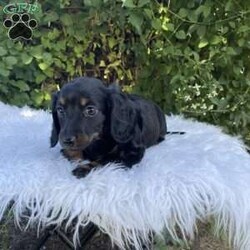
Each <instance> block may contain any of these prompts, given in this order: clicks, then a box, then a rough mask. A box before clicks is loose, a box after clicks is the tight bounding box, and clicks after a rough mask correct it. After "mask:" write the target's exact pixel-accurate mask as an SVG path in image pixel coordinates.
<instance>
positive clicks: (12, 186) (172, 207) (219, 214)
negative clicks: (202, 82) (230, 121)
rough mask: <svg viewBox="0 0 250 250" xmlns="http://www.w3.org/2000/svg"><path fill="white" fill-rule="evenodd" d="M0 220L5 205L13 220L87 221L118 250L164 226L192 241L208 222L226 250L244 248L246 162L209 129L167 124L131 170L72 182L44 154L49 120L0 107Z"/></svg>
mask: <svg viewBox="0 0 250 250" xmlns="http://www.w3.org/2000/svg"><path fill="white" fill-rule="evenodd" d="M0 119H1V120H0V148H1V150H0V219H1V217H2V215H3V213H4V211H5V209H6V208H7V205H8V203H9V202H10V201H11V200H15V204H14V206H13V211H14V214H15V217H16V218H17V219H19V218H20V216H21V215H22V213H23V212H24V211H25V208H27V207H28V208H30V209H31V211H32V213H31V215H30V219H29V222H30V223H33V222H40V224H43V225H48V224H50V223H56V224H60V223H61V222H62V221H63V220H65V219H66V221H68V224H70V223H71V221H72V219H74V218H75V217H78V224H77V226H76V229H75V240H76V238H77V232H78V229H79V228H78V227H79V226H81V225H84V224H86V223H88V222H89V221H93V222H94V223H96V224H97V225H98V226H99V227H100V228H102V230H104V231H105V232H107V233H108V234H109V235H110V237H111V239H112V240H114V241H115V243H117V244H118V245H120V246H121V247H123V246H124V243H128V242H129V243H131V242H132V243H134V244H135V247H136V248H137V249H140V243H139V241H138V237H139V236H140V237H142V238H143V237H145V238H146V237H147V235H148V233H149V232H150V231H154V232H156V233H157V234H160V233H161V232H162V230H163V229H164V227H166V228H167V229H168V230H169V232H170V233H171V234H172V235H173V236H175V228H176V227H175V226H176V225H178V226H179V228H180V230H181V232H183V234H185V235H188V236H192V235H193V233H194V230H195V223H196V221H197V219H206V218H208V217H211V216H212V217H214V218H215V220H216V223H217V229H218V230H219V229H221V228H222V229H224V230H225V231H226V232H227V233H228V236H229V239H230V240H231V242H232V243H233V245H234V247H235V248H237V249H241V250H243V249H244V250H249V249H250V156H249V154H248V153H247V152H246V151H245V149H244V145H243V143H242V142H241V141H240V140H239V139H237V138H234V137H231V136H228V135H225V134H223V133H222V132H221V130H220V129H219V128H217V127H214V126H211V125H207V124H204V123H199V122H196V121H193V120H187V119H184V118H182V117H178V116H172V117H168V119H167V121H168V129H169V130H172V131H186V134H185V135H171V136H170V135H169V136H167V137H166V140H165V141H163V142H162V143H161V144H159V145H157V146H154V147H151V148H150V149H148V150H147V152H146V154H145V156H144V158H143V160H142V161H141V163H139V164H138V165H137V166H134V167H133V168H132V169H131V170H129V171H125V170H122V169H116V167H117V166H116V165H114V164H111V165H109V166H106V167H104V168H100V169H98V170H95V171H93V172H91V173H90V174H89V175H88V176H87V177H86V178H83V179H76V178H75V177H74V176H73V175H72V174H71V171H72V169H73V168H74V166H73V165H72V164H71V163H69V162H68V161H67V160H66V159H64V158H63V156H61V154H60V147H59V146H57V147H56V148H53V149H51V148H50V146H49V137H50V130H51V122H52V121H51V116H50V114H49V113H47V112H44V111H33V110H31V109H29V108H22V109H19V108H16V107H11V106H8V105H4V104H2V103H0Z"/></svg>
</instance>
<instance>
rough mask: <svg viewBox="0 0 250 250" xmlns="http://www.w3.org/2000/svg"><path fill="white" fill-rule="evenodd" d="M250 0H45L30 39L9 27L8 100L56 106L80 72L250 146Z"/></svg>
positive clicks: (4, 91) (5, 58)
mask: <svg viewBox="0 0 250 250" xmlns="http://www.w3.org/2000/svg"><path fill="white" fill-rule="evenodd" d="M248 5H249V4H248V3H247V1H244V0H240V1H233V0H227V1H226V0H222V1H220V2H218V1H212V0H210V1H209V0H206V1H205V0H204V1H197V0H191V1H188V3H185V4H183V1H181V0H173V1H162V3H161V1H156V0H123V1H122V0H116V1H115V0H84V1H82V0H81V1H80V0H60V1H51V0H45V1H43V4H42V6H41V9H42V10H41V11H40V12H39V13H36V14H35V15H34V17H35V19H36V20H37V21H38V27H37V28H36V29H35V30H34V34H33V40H31V41H26V42H23V41H17V42H14V41H10V40H9V38H8V37H7V30H6V29H5V28H4V27H3V26H1V25H0V32H1V34H6V35H5V36H2V38H1V41H0V56H1V59H0V76H1V80H0V99H1V100H2V101H4V102H8V103H11V104H15V105H19V106H20V105H24V104H28V105H30V106H33V107H35V108H48V107H49V101H50V94H51V92H53V91H54V90H56V89H57V88H60V86H62V85H63V84H64V83H65V82H67V81H69V80H70V79H72V78H74V77H75V76H79V75H89V76H98V77H99V78H101V79H103V80H104V81H107V82H113V81H118V82H119V83H120V84H121V85H122V86H123V88H124V89H125V90H126V91H133V92H137V93H140V94H142V95H144V96H145V97H148V98H150V99H153V100H154V101H156V102H157V103H158V104H159V105H160V106H161V107H162V108H163V109H164V110H165V112H167V113H183V114H184V115H187V116H191V117H196V118H198V119H200V120H203V121H208V122H211V123H214V124H218V125H222V126H223V127H224V128H225V129H226V130H227V131H229V132H231V133H241V134H242V135H243V136H244V137H245V139H246V140H247V141H248V142H250V132H249V131H250V73H249V49H250V43H249V41H250V32H249V31H250V28H249V27H250V22H249V20H250V19H249V14H250V11H249V6H248Z"/></svg>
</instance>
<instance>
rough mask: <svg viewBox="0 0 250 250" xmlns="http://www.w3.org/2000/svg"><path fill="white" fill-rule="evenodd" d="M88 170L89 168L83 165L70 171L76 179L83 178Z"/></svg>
mask: <svg viewBox="0 0 250 250" xmlns="http://www.w3.org/2000/svg"><path fill="white" fill-rule="evenodd" d="M89 172H90V168H85V167H83V166H80V167H77V168H75V169H74V170H73V171H72V174H73V175H74V176H75V177H77V178H78V179H80V178H84V177H85V176H86V175H87V174H88V173H89Z"/></svg>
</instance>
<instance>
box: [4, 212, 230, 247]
mask: <svg viewBox="0 0 250 250" xmlns="http://www.w3.org/2000/svg"><path fill="white" fill-rule="evenodd" d="M4 218H5V219H4V220H3V221H2V222H1V223H0V250H35V247H36V246H37V234H36V230H35V229H28V230H27V231H25V232H24V231H21V230H20V229H19V228H18V227H17V226H15V224H14V220H13V217H12V216H11V215H9V216H5V217H4ZM198 230H199V235H198V236H197V237H196V238H195V240H194V241H190V244H189V245H188V246H187V245H186V244H184V242H182V241H180V242H179V243H176V242H173V241H171V239H167V240H166V242H164V241H162V240H158V239H155V240H154V245H153V246H152V247H151V249H150V250H231V248H229V247H228V246H227V245H226V243H225V241H223V240H219V239H217V238H215V237H214V236H213V235H212V233H211V232H210V231H211V228H210V225H209V224H200V225H199V226H198ZM42 235H43V233H41V234H40V237H41V236H42ZM68 236H69V237H70V238H71V237H72V234H71V233H70V232H69V233H68ZM69 249H70V248H69V247H68V246H67V245H66V244H65V243H63V242H62V241H61V239H60V238H59V237H58V235H56V234H54V235H52V236H51V237H50V238H49V239H48V241H47V242H46V244H45V245H44V246H43V247H42V248H41V250H69ZM80 249H84V250H119V248H118V247H112V244H111V241H110V239H109V237H108V236H107V235H105V234H103V233H101V232H100V231H98V232H97V233H95V235H94V236H93V238H92V239H91V240H90V241H89V242H88V243H87V245H86V246H85V247H81V248H79V249H78V250H80ZM128 250H132V248H130V249H128Z"/></svg>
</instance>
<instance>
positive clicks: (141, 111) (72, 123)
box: [50, 77, 167, 177]
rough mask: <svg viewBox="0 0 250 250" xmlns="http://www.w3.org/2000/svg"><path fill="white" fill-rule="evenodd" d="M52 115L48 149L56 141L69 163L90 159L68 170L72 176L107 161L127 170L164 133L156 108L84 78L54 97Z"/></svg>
mask: <svg viewBox="0 0 250 250" xmlns="http://www.w3.org/2000/svg"><path fill="white" fill-rule="evenodd" d="M52 116H53V128H52V133H51V138H50V140H51V141H50V142H51V147H54V146H55V145H56V144H57V142H58V141H59V142H60V144H61V146H62V152H63V154H64V155H65V156H66V157H67V158H68V159H69V160H83V159H87V160H89V161H90V163H89V164H84V165H81V166H79V167H77V168H76V169H75V170H74V171H73V174H74V175H76V176H77V177H83V176H85V175H86V174H87V173H88V172H89V171H90V169H91V168H93V167H94V166H96V165H98V164H106V163H108V162H118V163H122V164H124V165H125V166H126V167H131V166H132V165H133V164H136V163H138V162H139V161H140V160H141V159H142V157H143V155H144V152H145V149H146V148H148V147H150V146H152V145H155V144H157V143H159V142H160V141H162V140H164V136H165V135H166V133H167V127H166V121H165V116H164V113H163V112H162V111H161V109H160V108H159V107H158V106H157V105H156V104H154V103H152V102H150V101H148V100H145V99H143V98H141V97H139V96H136V95H131V94H125V93H123V92H121V91H120V90H119V89H117V88H109V87H105V86H104V85H103V83H102V82H101V81H100V80H98V79H95V78H89V77H79V78H76V79H74V80H73V81H72V82H70V83H68V84H66V85H64V86H63V87H62V89H61V90H60V91H59V92H57V93H55V94H54V95H53V98H52Z"/></svg>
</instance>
